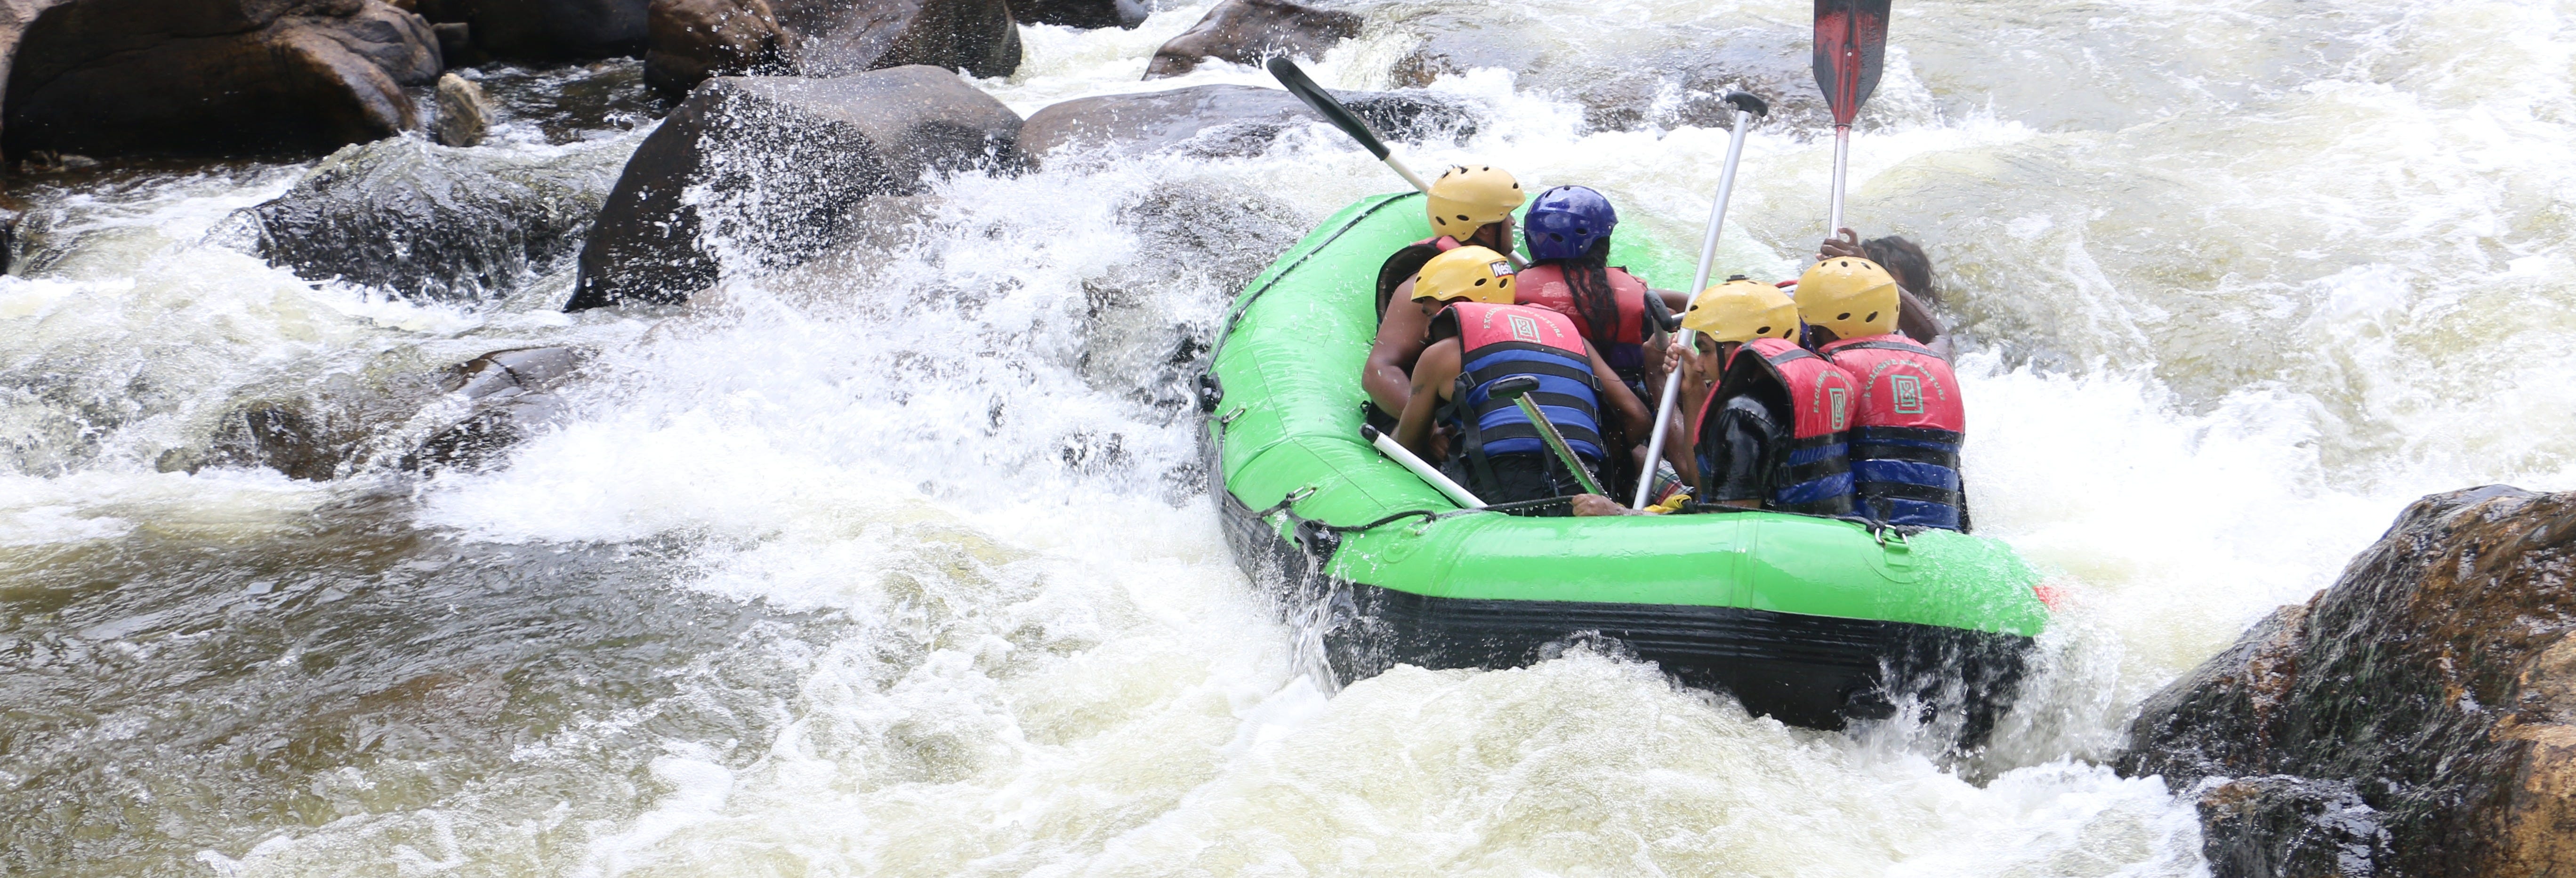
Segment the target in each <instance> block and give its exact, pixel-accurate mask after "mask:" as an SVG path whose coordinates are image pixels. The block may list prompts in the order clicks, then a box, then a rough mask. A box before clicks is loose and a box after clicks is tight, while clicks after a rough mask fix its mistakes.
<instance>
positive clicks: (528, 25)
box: [420, 0, 647, 61]
mask: <svg viewBox="0 0 2576 878" xmlns="http://www.w3.org/2000/svg"><path fill="white" fill-rule="evenodd" d="M646 2H647V0H421V2H420V12H421V15H423V16H424V17H426V18H428V19H429V20H430V21H434V22H441V23H449V22H453V23H460V24H464V25H466V26H467V31H466V32H467V34H468V35H470V36H471V37H472V38H473V41H474V48H475V49H476V50H477V51H479V52H481V53H484V54H488V55H490V56H492V57H495V58H502V59H507V60H513V61H580V60H590V59H595V58H613V57H618V56H625V55H637V54H642V53H643V51H644V33H645V25H644V19H645V15H644V6H645V3H646Z"/></svg>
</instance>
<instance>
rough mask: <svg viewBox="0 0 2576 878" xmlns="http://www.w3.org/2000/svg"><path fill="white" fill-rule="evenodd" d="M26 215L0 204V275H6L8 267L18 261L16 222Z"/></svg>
mask: <svg viewBox="0 0 2576 878" xmlns="http://www.w3.org/2000/svg"><path fill="white" fill-rule="evenodd" d="M26 215H27V213H26V211H23V210H19V209H17V208H15V207H12V206H10V205H7V204H0V274H8V273H9V266H10V265H12V264H14V263H16V262H17V260H18V221H19V220H21V219H24V218H25V217H26Z"/></svg>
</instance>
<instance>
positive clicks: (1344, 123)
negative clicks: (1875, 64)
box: [1267, 0, 1876, 161]
mask: <svg viewBox="0 0 2576 878" xmlns="http://www.w3.org/2000/svg"><path fill="white" fill-rule="evenodd" d="M1820 2H1821V0H1820ZM1267 66H1268V67H1269V68H1270V75H1271V76H1273V77H1276V78H1278V80H1279V84H1280V85H1284V86H1287V87H1288V93H1289V94H1292V95H1296V96H1297V99H1298V100H1301V101H1305V102H1306V106H1309V107H1313V108H1315V112H1316V113H1317V114H1320V115H1322V116H1323V117H1324V121H1326V122H1331V123H1333V127H1335V128H1339V129H1342V133H1344V134H1348V135H1350V136H1351V139H1352V140H1356V141H1359V142H1360V146H1361V147H1363V148H1365V149H1367V150H1368V151H1369V154H1370V155H1374V156H1377V157H1378V160H1379V161H1385V160H1386V144H1385V143H1382V142H1379V141H1378V139H1377V132H1375V131H1370V130H1369V127H1368V123H1366V122H1362V121H1360V117H1358V116H1354V115H1351V108H1349V107H1345V106H1342V102H1341V101H1339V100H1335V99H1334V98H1333V95H1332V93H1330V92H1327V91H1325V90H1324V87H1323V86H1320V85H1316V84H1315V81H1314V80H1312V79H1308V78H1306V71H1303V70H1299V69H1297V62H1295V61H1290V60H1288V56H1285V55H1281V56H1279V57H1276V58H1272V59H1270V63H1269V64H1268V65H1267ZM1873 69H1875V68H1873ZM1872 78H1873V79H1875V78H1876V76H1875V75H1873V76H1872Z"/></svg>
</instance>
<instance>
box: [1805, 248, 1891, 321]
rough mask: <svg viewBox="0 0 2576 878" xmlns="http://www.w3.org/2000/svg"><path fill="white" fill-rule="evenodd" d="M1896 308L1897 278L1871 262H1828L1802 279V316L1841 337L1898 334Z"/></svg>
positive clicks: (1839, 259)
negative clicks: (1896, 332)
mask: <svg viewBox="0 0 2576 878" xmlns="http://www.w3.org/2000/svg"><path fill="white" fill-rule="evenodd" d="M1896 308H1897V297H1896V278H1894V277H1891V276H1889V275H1888V273H1887V269H1884V268H1880V267H1878V263H1875V262H1871V261H1869V260H1867V259H1853V258H1847V257H1837V258H1834V259H1827V260H1825V261H1823V262H1819V263H1816V265H1815V267H1813V268H1809V269H1807V273H1806V274H1805V275H1803V276H1801V277H1799V278H1798V316H1800V317H1804V318H1806V319H1807V324H1808V325H1810V326H1821V327H1824V328H1826V329H1830V330H1833V331H1834V335H1835V336H1836V337H1839V338H1863V337H1867V336H1872V335H1886V334H1888V333H1891V332H1895V331H1896Z"/></svg>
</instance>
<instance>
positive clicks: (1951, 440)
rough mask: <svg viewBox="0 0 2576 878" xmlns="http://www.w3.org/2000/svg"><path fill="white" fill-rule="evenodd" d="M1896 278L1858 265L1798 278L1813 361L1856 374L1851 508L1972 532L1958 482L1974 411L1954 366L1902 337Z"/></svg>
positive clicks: (1865, 263)
mask: <svg viewBox="0 0 2576 878" xmlns="http://www.w3.org/2000/svg"><path fill="white" fill-rule="evenodd" d="M1900 307H1902V306H1901V303H1900V301H1899V293H1898V292H1897V288H1896V278H1895V277H1893V276H1891V275H1889V274H1888V273H1887V269H1884V268H1881V267H1879V265H1878V263H1875V262H1871V261H1869V260H1867V259H1860V258H1837V259H1828V260H1825V261H1823V262H1818V263H1816V264H1815V266H1814V267H1812V268H1809V269H1807V273H1806V274H1805V275H1804V276H1801V277H1799V278H1798V316H1799V317H1801V318H1803V319H1805V320H1806V322H1807V327H1808V329H1807V332H1808V335H1807V337H1808V340H1809V341H1810V342H1811V343H1813V344H1814V345H1815V346H1816V353H1819V354H1823V355H1824V357H1825V359H1828V360H1831V361H1833V363H1834V365H1836V366H1841V367H1842V369H1843V371H1844V372H1847V373H1850V375H1851V378H1852V382H1853V384H1854V385H1855V386H1856V387H1857V388H1858V392H1859V397H1858V399H1859V405H1858V407H1857V408H1856V409H1855V410H1854V412H1853V414H1852V429H1851V452H1850V454H1851V471H1852V491H1853V495H1854V500H1855V502H1856V505H1857V508H1856V509H1855V510H1854V511H1856V512H1859V513H1860V514H1862V515H1865V516H1868V517H1869V518H1870V519H1871V520H1873V521H1879V522H1884V523H1887V524H1896V525H1913V526H1918V527H1936V528H1944V529H1947V530H1960V531H1964V530H1967V529H1968V520H1967V494H1966V492H1965V491H1964V490H1963V489H1962V487H1961V483H1960V480H1959V446H1960V444H1961V443H1962V442H1963V441H1965V440H1966V438H1967V432H1968V425H1967V408H1966V406H1964V405H1963V404H1962V403H1961V402H1960V400H1959V378H1958V376H1957V375H1954V374H1952V373H1951V371H1950V361H1948V360H1945V359H1942V358H1941V356H1940V355H1939V354H1937V353H1934V352H1933V351H1932V349H1930V348H1927V347H1924V346H1923V345H1922V344H1921V343H1919V342H1916V341H1915V340H1913V339H1911V338H1907V337H1906V336H1904V335H1902V334H1900V333H1898V332H1897V331H1896V314H1897V309H1898V308H1900Z"/></svg>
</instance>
